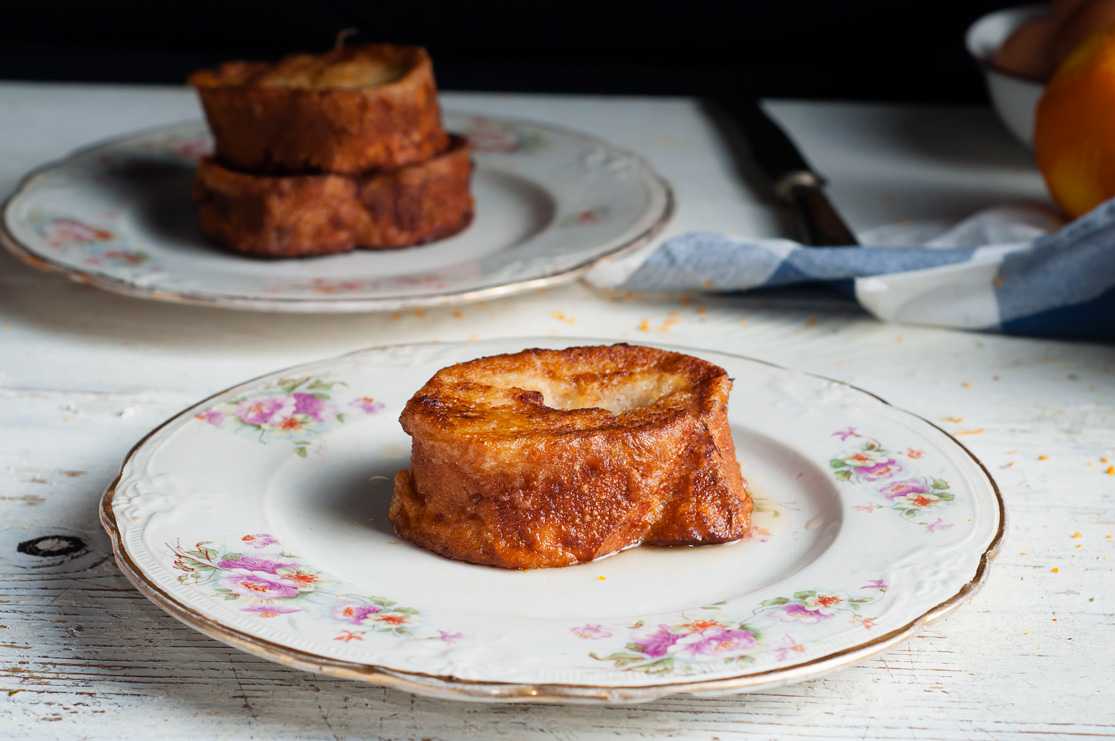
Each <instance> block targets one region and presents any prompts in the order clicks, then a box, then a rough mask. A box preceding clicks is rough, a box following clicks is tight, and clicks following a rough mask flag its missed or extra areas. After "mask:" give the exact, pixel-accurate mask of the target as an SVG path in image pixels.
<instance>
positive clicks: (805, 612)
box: [782, 602, 832, 623]
mask: <svg viewBox="0 0 1115 741" xmlns="http://www.w3.org/2000/svg"><path fill="white" fill-rule="evenodd" d="M830 617H832V616H831V615H829V614H827V613H824V612H821V611H820V610H810V609H809V608H808V607H806V606H805V605H802V604H798V603H797V602H791V603H790V604H788V605H786V606H785V607H783V608H782V619H783V620H796V621H799V622H802V623H819V622H821V621H822V620H828V619H829V618H830Z"/></svg>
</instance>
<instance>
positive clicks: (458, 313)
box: [453, 309, 465, 319]
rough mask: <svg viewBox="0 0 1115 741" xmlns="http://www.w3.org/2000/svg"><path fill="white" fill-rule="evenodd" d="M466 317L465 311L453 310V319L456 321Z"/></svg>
mask: <svg viewBox="0 0 1115 741" xmlns="http://www.w3.org/2000/svg"><path fill="white" fill-rule="evenodd" d="M464 315H465V313H464V312H463V311H461V310H460V309H453V318H454V319H460V318H461V317H463V316H464Z"/></svg>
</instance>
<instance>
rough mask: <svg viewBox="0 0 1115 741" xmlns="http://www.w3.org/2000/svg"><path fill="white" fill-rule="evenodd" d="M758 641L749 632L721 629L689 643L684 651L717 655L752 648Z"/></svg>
mask: <svg viewBox="0 0 1115 741" xmlns="http://www.w3.org/2000/svg"><path fill="white" fill-rule="evenodd" d="M756 643H758V640H757V639H756V638H755V634H754V633H752V632H751V631H749V630H731V629H728V628H722V629H720V630H718V631H716V632H715V633H712V634H710V635H706V636H704V637H703V638H701V640H699V641H696V642H694V643H690V644H689V645H688V646H686V647H685V650H686V651H688V652H689V653H691V654H718V653H724V652H726V651H742V650H745V649H748V648H754V647H755V644H756Z"/></svg>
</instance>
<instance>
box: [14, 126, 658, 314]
mask: <svg viewBox="0 0 1115 741" xmlns="http://www.w3.org/2000/svg"><path fill="white" fill-rule="evenodd" d="M443 113H445V114H449V115H455V116H468V117H474V118H489V119H494V120H498V121H509V122H513V123H518V124H522V125H526V126H534V127H538V128H542V129H546V130H550V131H555V132H559V133H562V134H565V135H568V136H576V137H579V138H582V139H586V140H589V141H592V142H595V143H597V144H599V145H601V146H604V147H606V148H607V149H609V150H611V151H613V152H616V153H619V154H622V155H624V156H627V157H631V158H633V159H634V160H635V161H636V162H638V163H639V166H640V167H641V168H642V170H643V172H644V174H645V176H646V179H647V181H648V182H650V183H653V184H654V185H657V186H658V187H659V188H661V191H662V195H663V198H664V201H663V204H662V207H661V210H660V212H659V213H658V214H657V216H656V217H655V218H654V221H653V222H652V223H651V224H650V225H649V226H647V227H646V228H645V229H643V230H642V231H640V232H639V233H638V234H636V235H634V236H632V237H631V238H630V239H628V240H627V241H625V242H623V243H621V244H619V245H617V246H616V247H614V248H613V249H611V250H609V251H608V252H605V253H602V254H599V255H596V256H594V257H590V258H588V259H586V260H584V261H582V262H580V263H578V264H576V265H574V266H572V267H569V268H566V269H564V270H558V271H556V272H551V273H547V274H546V275H541V276H538V277H535V278H524V279H520V280H509V281H506V282H504V283H499V284H496V285H493V286H483V287H480V288H468V289H464V290H460V291H448V292H443V293H437V294H430V295H425V296H383V297H379V298H345V297H340V296H338V297H332V298H330V297H314V298H279V297H276V298H259V297H253V296H240V295H224V296H215V295H210V294H205V293H198V292H196V291H177V290H167V289H164V288H156V287H148V286H144V285H141V284H136V283H134V282H132V281H128V280H125V279H123V278H118V277H112V276H107V275H98V274H96V273H94V272H92V271H90V270H85V269H82V268H77V267H72V266H68V265H64V264H62V263H59V262H56V261H54V260H52V259H50V258H49V257H45V256H43V255H41V254H39V253H38V252H37V251H35V250H33V249H32V248H31V247H30V246H28V245H27V244H25V243H24V242H22V241H20V240H19V239H18V238H17V237H16V236H15V234H13V233H12V230H11V229H10V228H9V226H8V224H9V220H10V219H11V218H12V212H13V211H14V207H15V205H16V202H17V201H18V200H19V199H20V198H22V197H23V196H25V195H26V193H27V192H28V191H29V190H30V188H31V186H32V185H33V183H34V182H35V180H37V179H38V178H40V177H41V176H43V175H45V174H47V173H49V172H51V171H54V170H56V169H58V168H60V167H63V166H65V165H67V164H69V163H70V162H72V161H73V160H75V159H77V158H79V157H83V156H85V155H88V154H91V153H93V152H95V151H97V150H100V149H104V148H107V147H110V146H113V145H117V144H123V143H125V142H128V141H130V140H132V139H135V138H138V137H142V136H144V135H151V134H155V133H158V132H160V131H164V130H171V129H174V128H177V127H182V126H186V125H188V124H197V123H201V124H203V125H204V124H205V119H204V118H190V119H183V120H180V121H175V122H170V123H164V124H157V125H154V126H146V127H144V128H141V129H136V130H135V131H131V132H126V133H123V134H116V135H113V136H109V137H105V138H103V139H98V140H96V141H93V142H91V143H88V144H83V145H81V146H79V147H77V148H76V149H73V150H71V151H70V152H68V153H66V154H64V155H62V156H61V157H57V158H55V159H51V160H48V161H46V162H44V163H42V164H40V165H37V166H36V167H34V168H32V169H31V170H29V171H28V172H26V173H25V174H24V175H23V176H22V177H21V178H20V179H19V181H18V182H17V183H16V186H15V188H14V189H13V190H12V192H11V194H10V195H9V196H8V197H7V198H6V199H4V202H3V205H2V206H0V245H2V246H3V247H4V248H5V250H6V251H7V252H8V253H9V254H10V255H12V256H13V257H15V258H16V259H17V260H19V261H20V262H21V263H23V264H24V265H26V266H28V267H31V268H34V269H35V270H40V271H42V272H44V273H61V274H62V275H64V276H65V277H66V278H67V279H68V280H70V281H72V282H74V283H78V284H80V285H85V286H92V287H94V288H98V289H100V290H103V291H107V292H109V293H114V294H117V295H120V296H127V297H129V298H137V299H145V300H148V301H159V302H163V303H171V304H179V305H187V306H206V307H210V308H218V309H232V310H238V311H262V312H269V313H291V314H296V313H300V314H315V313H335V314H355V313H378V312H387V311H402V310H406V309H415V308H435V307H441V306H459V305H463V304H468V303H474V302H477V301H488V300H492V299H497V298H503V297H505V296H513V295H515V294H519V293H526V292H529V291H537V290H541V289H544V288H549V287H552V286H557V285H561V284H564V283H569V282H572V281H574V280H576V279H577V278H579V277H580V276H582V275H583V274H585V273H587V272H588V271H589V270H591V269H592V268H593V267H594V266H595V265H597V264H598V263H601V262H604V261H608V260H614V259H618V258H621V257H623V256H625V255H627V254H630V253H632V252H635V251H636V250H638V249H639V248H641V247H643V246H645V245H646V244H647V243H649V242H650V241H651V240H652V239H654V238H655V237H657V236H658V235H659V234H661V233H662V231H663V230H664V229H665V228H666V226H667V225H668V224H669V223H670V222H671V221H672V220H673V217H674V215H675V213H676V211H677V197H676V196H675V195H674V190H673V187H672V186H671V185H670V183H669V181H668V180H666V178H664V177H663V176H662V175H661V173H659V172H658V170H657V169H655V167H654V166H653V164H652V163H651V162H650V160H649V159H647V158H646V157H644V156H643V155H641V154H638V153H636V152H633V151H631V150H629V149H625V148H623V147H619V146H616V145H614V144H612V143H611V142H610V141H608V140H606V139H602V138H600V137H598V136H595V135H593V134H589V133H586V132H583V131H579V130H577V129H574V128H570V127H566V126H561V125H555V124H550V123H547V122H543V121H538V120H535V119H531V118H524V117H519V116H503V115H487V114H482V113H474V112H471V111H467V110H456V109H452V108H450V109H449V110H447V111H444V112H443Z"/></svg>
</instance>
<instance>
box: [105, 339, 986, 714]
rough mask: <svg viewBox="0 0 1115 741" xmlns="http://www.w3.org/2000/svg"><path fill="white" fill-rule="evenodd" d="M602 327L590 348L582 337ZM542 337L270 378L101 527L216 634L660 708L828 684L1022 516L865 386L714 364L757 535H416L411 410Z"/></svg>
mask: <svg viewBox="0 0 1115 741" xmlns="http://www.w3.org/2000/svg"><path fill="white" fill-rule="evenodd" d="M583 342H584V341H583V340H582V341H581V343H583ZM568 344H570V343H569V342H561V341H556V340H547V339H540V338H527V339H512V340H498V341H487V342H474V343H463V344H421V345H404V346H394V347H385V348H373V349H370V350H364V351H361V352H357V353H354V354H351V355H345V356H343V357H340V358H335V359H332V360H326V361H322V362H318V363H311V364H308V365H304V366H299V367H296V368H291V369H288V370H284V371H280V372H278V373H274V374H271V375H269V376H265V377H263V378H260V379H257V380H254V381H250V382H248V383H246V384H243V385H241V386H237V387H236V388H233V389H230V390H228V391H224V392H222V393H220V394H217V395H216V396H213V397H211V398H209V399H207V400H205V401H203V402H201V403H200V404H198V405H197V406H195V407H193V408H192V409H189V410H187V411H186V412H183V413H182V414H180V415H179V416H177V417H175V418H174V419H172V420H170V421H169V422H167V423H166V424H164V425H163V426H162V427H160V428H159V429H157V430H155V431H154V432H153V433H151V435H149V436H148V437H147V438H146V439H145V440H144V441H142V442H141V443H140V444H139V445H138V446H137V447H136V448H135V450H133V451H132V453H131V454H130V455H129V456H128V459H127V461H126V462H125V463H124V466H123V469H122V471H121V474H120V476H119V478H118V479H117V481H116V482H115V483H114V484H113V485H112V486H111V487H110V488H109V490H108V491H107V492H106V494H105V498H104V501H103V503H102V508H101V515H102V519H103V522H104V526H105V528H106V529H107V531H108V532H109V534H110V536H111V538H112V541H113V546H114V549H115V551H116V556H117V561H118V563H119V564H120V567H121V568H122V569H123V571H124V573H125V574H127V575H128V577H129V578H130V579H131V580H132V582H133V583H134V584H135V585H136V586H137V587H138V588H139V589H140V590H141V591H142V592H143V593H144V594H145V595H147V596H148V597H149V598H150V599H151V600H152V601H154V602H155V603H156V604H158V605H159V606H161V607H162V608H163V609H165V610H167V611H168V612H170V613H171V614H172V615H174V616H176V617H177V618H179V619H180V620H182V621H183V622H185V623H187V624H188V625H190V626H192V627H195V628H197V629H198V630H201V631H202V632H204V633H206V634H208V635H211V636H213V637H214V638H217V639H218V640H222V641H225V642H226V643H230V644H232V645H234V646H237V647H239V648H242V649H244V650H246V651H249V652H251V653H254V654H258V655H261V656H264V657H267V658H270V659H273V660H275V661H279V662H281V663H284V664H288V665H291V666H295V667H298V668H302V669H309V670H312V671H319V672H324V673H327V674H332V675H336V676H344V677H352V678H357V679H363V680H366V681H370V682H374V683H378V684H384V685H390V686H395V687H400V688H403V689H407V690H410V691H413V692H417V693H420V694H427V695H435V696H441V697H453V698H461V699H473V700H520V701H524V700H525V701H529V700H544V701H554V702H592V701H597V702H637V701H645V700H651V699H654V698H657V697H661V696H663V695H668V694H672V693H677V692H700V693H708V694H712V693H726V692H739V691H746V690H752V689H756V688H763V687H769V686H771V685H776V684H781V683H785V682H789V681H796V680H801V679H806V678H810V677H814V676H817V675H818V674H821V673H823V672H825V671H830V670H832V669H834V668H837V667H840V666H843V665H846V664H849V663H851V662H854V661H857V660H860V659H862V658H864V657H866V656H869V655H871V654H873V653H876V652H878V651H881V650H883V649H885V648H887V647H888V646H890V645H892V644H894V643H895V642H897V641H900V640H902V639H903V638H906V637H908V636H909V635H910V634H911V632H912V631H913V630H914V629H916V628H917V627H918V626H919V625H920V624H922V623H923V622H925V621H927V620H929V619H932V618H934V617H937V616H939V615H941V614H942V613H944V612H945V611H947V610H948V609H949V608H951V607H953V606H955V605H957V604H959V603H960V602H961V601H962V600H963V599H964V598H965V597H967V596H968V595H969V594H970V593H971V592H972V591H973V590H974V589H975V587H977V586H978V585H979V584H980V583H981V581H982V580H983V579H984V577H985V576H986V569H987V562H988V559H989V557H990V556H991V554H992V552H993V550H994V547H995V545H996V544H997V542H998V540H999V537H1000V535H1001V532H1002V525H1003V511H1002V503H1001V501H1000V498H999V495H998V492H997V490H996V487H995V484H994V482H993V481H992V480H991V478H990V476H989V475H988V473H987V471H986V470H985V469H984V468H983V467H982V466H981V465H980V463H979V462H978V461H977V460H975V458H973V457H972V455H971V454H970V453H969V452H968V451H967V450H965V449H964V447H963V446H961V445H960V444H959V443H958V442H956V441H955V440H954V439H953V438H951V437H949V435H947V434H946V433H944V432H943V431H941V430H940V429H938V428H937V427H935V426H934V425H932V424H931V423H929V422H926V421H924V420H922V419H920V418H918V417H916V416H914V415H912V414H909V413H907V412H904V411H901V410H899V409H895V408H894V407H891V406H889V405H887V404H886V403H885V402H883V401H881V400H880V399H878V398H877V397H875V396H872V395H871V394H869V393H866V392H864V391H861V390H858V389H855V388H852V387H850V386H847V385H844V384H841V383H838V382H835V381H830V380H826V379H823V378H819V377H817V376H812V375H808V374H805V373H800V372H797V371H792V370H787V369H785V368H779V367H775V366H771V365H768V364H766V363H763V362H760V361H756V360H752V359H748V358H742V357H737V356H732V355H725V354H721V353H714V352H704V351H690V352H693V353H694V354H696V355H699V356H701V357H703V358H706V359H708V360H710V361H712V362H714V363H718V364H720V365H721V366H723V367H724V368H726V369H727V371H728V372H729V374H730V375H731V376H732V377H733V378H734V379H735V388H734V391H733V392H732V398H731V407H730V419H731V424H732V432H733V435H734V437H735V442H736V446H737V450H738V454H739V459H740V462H741V464H742V466H743V470H744V473H745V475H746V476H747V477H748V479H749V480H750V482H751V484H752V487H753V490H754V494H755V496H756V503H757V507H756V514H755V518H754V532H753V535H752V536H751V537H750V538H749V539H747V540H744V541H742V542H739V543H734V544H729V545H721V546H706V547H701V548H635V549H632V550H629V551H625V552H623V553H621V554H619V555H616V556H613V557H610V558H606V559H603V560H601V561H597V562H594V563H591V564H585V565H580V566H573V567H568V568H561V569H545V570H537V571H526V572H515V571H504V570H500V569H495V568H489V567H484V566H474V565H470V564H465V563H460V562H456V561H451V560H448V559H445V558H441V557H439V556H436V555H433V554H432V553H428V552H426V551H424V550H421V549H419V548H417V547H416V546H413V545H411V544H409V543H407V542H405V541H402V540H400V539H399V538H397V537H395V535H394V534H393V532H392V529H391V525H390V523H389V522H388V520H387V517H386V511H387V505H388V501H389V500H390V497H391V477H392V476H393V475H394V473H395V472H396V471H398V470H399V469H401V468H404V467H406V466H407V464H408V458H409V438H407V436H406V435H405V434H404V433H403V431H402V429H401V428H400V427H399V423H398V421H397V419H398V416H399V412H400V410H401V409H402V406H403V404H404V403H405V402H406V400H407V399H408V398H409V397H410V396H411V395H412V394H413V393H414V391H415V390H416V389H417V388H418V386H419V385H421V383H422V382H423V381H424V380H425V379H426V378H428V377H429V376H431V375H433V373H434V372H435V371H437V370H438V369H439V368H442V367H444V366H446V365H449V364H451V363H456V362H459V361H462V360H466V359H470V358H474V357H478V356H482V355H490V354H494V353H503V352H514V351H518V350H521V349H523V348H525V347H538V346H544V347H562V346H566V345H568Z"/></svg>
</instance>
